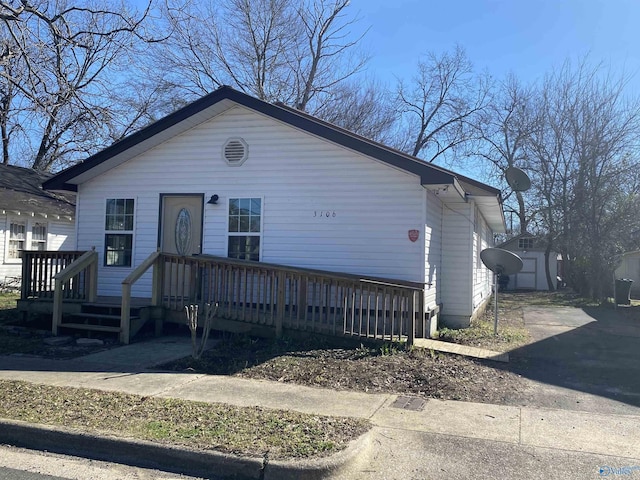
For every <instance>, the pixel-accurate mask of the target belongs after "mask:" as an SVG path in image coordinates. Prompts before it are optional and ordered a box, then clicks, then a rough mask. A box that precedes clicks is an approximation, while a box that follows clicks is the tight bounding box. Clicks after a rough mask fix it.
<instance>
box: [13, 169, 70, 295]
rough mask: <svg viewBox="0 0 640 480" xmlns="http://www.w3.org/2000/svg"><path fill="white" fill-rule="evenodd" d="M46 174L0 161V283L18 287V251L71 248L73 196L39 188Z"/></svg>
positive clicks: (20, 263)
mask: <svg viewBox="0 0 640 480" xmlns="http://www.w3.org/2000/svg"><path fill="white" fill-rule="evenodd" d="M50 177H51V175H50V174H45V173H41V172H36V171H34V170H31V169H28V168H22V167H16V166H12V165H1V164H0V285H5V286H11V287H19V286H20V276H21V272H22V261H21V253H20V252H21V251H22V250H49V251H52V250H73V249H74V248H75V222H74V218H75V195H73V194H70V193H65V194H56V193H54V192H50V191H45V190H43V189H42V182H44V181H45V180H47V179H48V178H50Z"/></svg>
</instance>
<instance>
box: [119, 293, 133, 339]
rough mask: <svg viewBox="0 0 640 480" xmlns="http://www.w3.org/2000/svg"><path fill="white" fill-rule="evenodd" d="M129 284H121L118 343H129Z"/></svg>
mask: <svg viewBox="0 0 640 480" xmlns="http://www.w3.org/2000/svg"><path fill="white" fill-rule="evenodd" d="M130 317H131V284H130V283H123V284H122V305H121V309H120V343H124V344H125V345H127V344H128V343H129V330H130V328H131V325H130V322H131V318H130Z"/></svg>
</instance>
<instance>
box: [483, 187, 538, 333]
mask: <svg viewBox="0 0 640 480" xmlns="http://www.w3.org/2000/svg"><path fill="white" fill-rule="evenodd" d="M527 178H528V177H527ZM480 259H481V260H482V263H484V264H485V266H486V267H487V268H488V269H489V270H491V271H492V272H493V273H494V275H493V295H494V297H493V305H494V307H493V311H494V314H493V334H494V335H497V334H498V277H499V276H500V275H513V274H515V273H518V272H519V271H520V270H522V259H521V258H520V257H519V256H518V255H516V254H515V253H513V252H510V251H509V250H504V249H502V248H485V249H484V250H482V251H481V252H480Z"/></svg>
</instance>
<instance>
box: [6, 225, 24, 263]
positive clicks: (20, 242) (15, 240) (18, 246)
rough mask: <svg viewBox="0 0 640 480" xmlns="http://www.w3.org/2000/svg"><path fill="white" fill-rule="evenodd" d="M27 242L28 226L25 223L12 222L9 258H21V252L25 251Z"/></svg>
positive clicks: (10, 226)
mask: <svg viewBox="0 0 640 480" xmlns="http://www.w3.org/2000/svg"><path fill="white" fill-rule="evenodd" d="M26 242H27V225H26V223H24V222H16V221H12V222H11V224H10V225H9V258H11V259H16V258H20V250H24V249H25V245H26Z"/></svg>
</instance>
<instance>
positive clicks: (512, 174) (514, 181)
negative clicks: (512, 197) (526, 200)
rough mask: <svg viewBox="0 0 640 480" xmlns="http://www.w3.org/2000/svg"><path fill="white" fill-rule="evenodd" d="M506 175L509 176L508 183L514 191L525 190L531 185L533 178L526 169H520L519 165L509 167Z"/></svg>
mask: <svg viewBox="0 0 640 480" xmlns="http://www.w3.org/2000/svg"><path fill="white" fill-rule="evenodd" d="M504 176H505V177H507V183H508V184H509V186H510V187H511V188H512V189H513V191H514V192H524V191H526V190H529V188H530V187H531V180H530V179H529V175H527V174H526V173H525V171H524V170H520V169H519V168H518V167H509V168H507V171H506V172H504Z"/></svg>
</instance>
